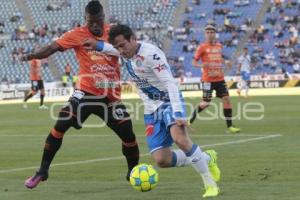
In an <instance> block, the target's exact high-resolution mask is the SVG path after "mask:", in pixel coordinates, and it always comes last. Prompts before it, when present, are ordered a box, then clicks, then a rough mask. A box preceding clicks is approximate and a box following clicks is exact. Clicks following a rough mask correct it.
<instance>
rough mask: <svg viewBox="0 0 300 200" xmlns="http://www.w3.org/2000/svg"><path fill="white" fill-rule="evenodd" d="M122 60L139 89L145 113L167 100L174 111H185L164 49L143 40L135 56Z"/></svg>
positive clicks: (155, 108)
mask: <svg viewBox="0 0 300 200" xmlns="http://www.w3.org/2000/svg"><path fill="white" fill-rule="evenodd" d="M122 60H123V62H125V66H126V68H127V71H128V72H129V74H130V76H131V79H132V80H133V81H134V82H135V83H136V85H137V87H138V89H139V94H140V96H141V98H142V99H143V102H144V106H145V114H152V113H154V112H155V111H156V110H157V109H158V108H159V107H160V106H161V105H162V104H163V103H165V102H171V105H172V109H173V112H174V113H176V112H179V113H183V109H182V102H181V100H180V99H181V98H180V92H179V88H178V83H177V81H176V80H175V79H174V77H173V76H172V73H171V69H170V66H169V64H168V62H167V59H166V56H165V54H164V52H163V51H162V50H160V49H159V48H158V47H156V46H154V45H152V44H149V43H145V42H142V43H139V49H138V51H137V53H136V55H135V56H134V57H133V58H131V59H124V58H122Z"/></svg>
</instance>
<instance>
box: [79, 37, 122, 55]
mask: <svg viewBox="0 0 300 200" xmlns="http://www.w3.org/2000/svg"><path fill="white" fill-rule="evenodd" d="M83 46H84V48H85V49H87V50H96V51H100V52H102V53H105V54H108V55H112V56H120V53H119V51H118V50H117V49H115V48H114V47H113V46H112V45H111V44H109V43H107V42H104V41H103V40H100V41H99V40H95V39H93V38H87V39H85V40H84V41H83Z"/></svg>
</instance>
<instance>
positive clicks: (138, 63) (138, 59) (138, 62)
mask: <svg viewBox="0 0 300 200" xmlns="http://www.w3.org/2000/svg"><path fill="white" fill-rule="evenodd" d="M143 61H144V57H143V56H140V55H137V56H136V61H135V64H136V66H137V67H141V66H142V65H143Z"/></svg>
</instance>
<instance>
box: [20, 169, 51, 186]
mask: <svg viewBox="0 0 300 200" xmlns="http://www.w3.org/2000/svg"><path fill="white" fill-rule="evenodd" d="M47 179H48V172H46V173H42V172H36V173H35V175H34V176H32V177H30V178H28V179H27V180H26V181H25V184H24V185H25V186H26V187H27V188H29V189H33V188H35V187H36V186H37V185H38V184H39V183H40V182H41V181H46V180H47Z"/></svg>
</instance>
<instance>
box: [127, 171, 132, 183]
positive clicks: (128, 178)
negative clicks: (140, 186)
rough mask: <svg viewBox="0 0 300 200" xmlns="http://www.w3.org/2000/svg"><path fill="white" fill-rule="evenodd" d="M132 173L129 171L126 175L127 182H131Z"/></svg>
mask: <svg viewBox="0 0 300 200" xmlns="http://www.w3.org/2000/svg"><path fill="white" fill-rule="evenodd" d="M130 173H131V170H128V172H127V174H126V180H127V181H130Z"/></svg>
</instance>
